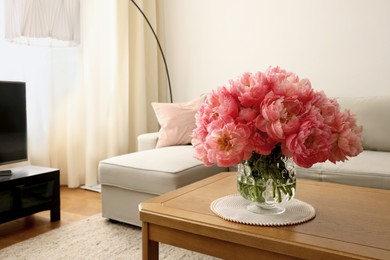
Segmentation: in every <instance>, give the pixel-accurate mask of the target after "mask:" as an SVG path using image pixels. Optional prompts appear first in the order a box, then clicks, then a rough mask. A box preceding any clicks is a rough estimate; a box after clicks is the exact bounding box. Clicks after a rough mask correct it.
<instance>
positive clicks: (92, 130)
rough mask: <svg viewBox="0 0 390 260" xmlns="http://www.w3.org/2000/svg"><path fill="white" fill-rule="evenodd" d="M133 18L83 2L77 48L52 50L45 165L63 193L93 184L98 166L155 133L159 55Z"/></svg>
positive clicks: (112, 5)
mask: <svg viewBox="0 0 390 260" xmlns="http://www.w3.org/2000/svg"><path fill="white" fill-rule="evenodd" d="M144 2H145V3H148V4H147V5H145V6H144V7H145V8H146V9H147V10H145V13H146V12H148V14H147V15H148V17H149V18H150V16H151V15H154V16H156V6H155V3H154V1H144ZM140 4H141V5H142V3H140ZM137 12H138V11H137V10H135V9H134V6H132V4H131V3H130V1H128V0H119V1H104V0H100V1H96V0H87V1H84V2H83V3H82V8H81V20H82V30H81V41H82V45H81V47H80V48H76V49H54V50H53V53H52V55H53V59H52V62H53V65H52V71H53V72H52V73H53V75H52V82H51V87H52V91H51V93H52V95H51V108H52V111H51V115H52V117H51V124H50V164H51V165H52V166H56V167H59V168H60V169H61V171H62V174H61V178H62V179H61V181H62V183H66V184H67V185H68V186H69V187H77V186H79V185H81V184H85V185H93V184H96V183H97V182H98V175H97V173H98V162H99V161H100V160H102V159H105V158H108V157H110V156H114V155H118V154H123V153H127V152H132V151H135V150H136V136H137V135H138V134H140V133H144V132H148V131H156V130H157V129H158V128H157V127H158V125H157V123H156V119H155V116H154V113H153V111H152V108H151V105H150V103H151V102H152V101H159V96H160V99H161V98H162V99H163V98H164V96H163V95H162V94H161V93H165V92H164V91H161V90H160V89H161V88H162V89H164V86H163V85H162V84H161V85H159V84H158V78H159V77H158V72H157V71H158V69H157V68H158V52H157V48H156V43H155V41H154V39H153V38H151V37H150V34H149V32H148V30H149V28H147V27H146V26H144V23H143V17H142V16H141V15H140V14H139V13H137ZM154 20H155V18H154ZM159 93H160V94H159Z"/></svg>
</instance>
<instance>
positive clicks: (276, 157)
mask: <svg viewBox="0 0 390 260" xmlns="http://www.w3.org/2000/svg"><path fill="white" fill-rule="evenodd" d="M237 188H238V191H239V193H240V194H241V196H242V197H244V198H245V199H247V200H249V201H251V202H252V203H250V204H249V205H248V207H247V209H248V210H249V211H251V212H254V213H258V214H281V213H283V212H284V211H285V210H286V209H285V207H284V206H283V204H284V203H285V202H287V201H289V200H291V199H292V198H293V197H294V195H295V188H296V177H295V166H294V162H293V160H292V158H288V157H285V156H284V155H283V154H282V152H281V150H280V147H279V146H277V147H276V148H275V149H274V150H273V151H272V153H271V154H270V155H260V154H257V153H253V154H252V157H251V158H250V159H249V160H246V161H243V162H242V163H240V164H239V165H238V169H237Z"/></svg>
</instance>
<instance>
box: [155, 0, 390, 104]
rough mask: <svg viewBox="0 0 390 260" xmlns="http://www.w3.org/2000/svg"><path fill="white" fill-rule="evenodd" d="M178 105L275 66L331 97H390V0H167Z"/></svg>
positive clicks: (168, 42)
mask: <svg viewBox="0 0 390 260" xmlns="http://www.w3.org/2000/svg"><path fill="white" fill-rule="evenodd" d="M162 7H163V13H164V24H163V26H164V30H165V33H166V38H165V44H164V45H165V46H164V48H165V55H166V58H167V62H168V66H169V70H170V76H171V81H172V87H173V98H174V101H175V102H181V101H186V100H190V99H192V98H194V97H196V96H198V95H200V94H201V93H204V92H210V90H212V89H214V88H216V87H218V86H220V85H222V84H225V83H226V82H227V81H228V80H229V79H232V78H236V77H237V76H239V75H240V74H241V73H243V72H246V71H252V72H255V71H258V70H265V69H266V68H267V67H268V66H269V65H272V66H277V65H279V66H280V67H282V68H284V69H286V70H289V71H293V72H295V73H297V74H298V75H299V76H300V77H301V78H309V79H310V80H311V82H312V85H313V87H314V88H315V89H316V90H324V91H325V92H326V93H327V95H328V96H375V95H385V94H386V95H390V77H389V75H390V27H389V26H390V15H389V11H390V1H388V0H315V1H313V0H272V1H267V0H196V1H195V0H165V1H164V2H163V4H162Z"/></svg>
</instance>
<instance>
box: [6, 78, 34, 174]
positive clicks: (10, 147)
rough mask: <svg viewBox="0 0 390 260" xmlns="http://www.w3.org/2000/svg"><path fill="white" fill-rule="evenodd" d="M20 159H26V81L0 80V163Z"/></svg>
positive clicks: (20, 160) (18, 160)
mask: <svg viewBox="0 0 390 260" xmlns="http://www.w3.org/2000/svg"><path fill="white" fill-rule="evenodd" d="M22 161H28V155H27V110H26V83H25V82H11V81H0V165H4V166H5V165H7V164H12V163H16V162H22ZM2 168H3V167H2ZM0 170H1V169H0Z"/></svg>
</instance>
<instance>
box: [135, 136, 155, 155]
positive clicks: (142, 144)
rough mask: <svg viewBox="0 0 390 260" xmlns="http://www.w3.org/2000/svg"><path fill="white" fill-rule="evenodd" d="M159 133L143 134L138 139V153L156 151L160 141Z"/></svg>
mask: <svg viewBox="0 0 390 260" xmlns="http://www.w3.org/2000/svg"><path fill="white" fill-rule="evenodd" d="M158 137H159V132H153V133H146V134H141V135H139V136H138V137H137V141H138V151H144V150H150V149H155V148H156V144H157V141H158Z"/></svg>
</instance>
